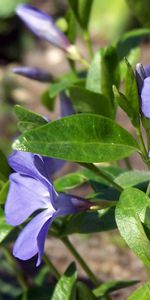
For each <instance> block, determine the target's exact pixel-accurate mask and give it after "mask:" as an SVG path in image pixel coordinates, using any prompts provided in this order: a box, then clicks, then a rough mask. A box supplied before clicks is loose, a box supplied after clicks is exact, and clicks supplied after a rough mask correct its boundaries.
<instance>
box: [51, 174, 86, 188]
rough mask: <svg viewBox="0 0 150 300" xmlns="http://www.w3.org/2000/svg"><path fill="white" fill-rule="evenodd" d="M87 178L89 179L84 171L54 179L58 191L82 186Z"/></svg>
mask: <svg viewBox="0 0 150 300" xmlns="http://www.w3.org/2000/svg"><path fill="white" fill-rule="evenodd" d="M87 180H88V179H87V178H86V177H85V176H84V175H83V174H82V173H79V172H75V173H70V174H67V175H64V176H62V177H59V178H57V179H56V180H55V181H54V186H55V188H56V190H57V192H65V191H67V190H70V189H74V188H75V187H78V186H80V185H81V184H83V183H84V182H86V181H87Z"/></svg>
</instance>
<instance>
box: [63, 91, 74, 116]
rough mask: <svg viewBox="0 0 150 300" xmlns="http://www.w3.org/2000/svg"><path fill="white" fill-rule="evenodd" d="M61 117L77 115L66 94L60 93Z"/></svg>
mask: <svg viewBox="0 0 150 300" xmlns="http://www.w3.org/2000/svg"><path fill="white" fill-rule="evenodd" d="M59 99H60V117H61V118H63V117H65V116H69V115H73V114H74V113H75V111H74V109H73V105H72V102H71V100H70V98H69V97H68V96H67V95H66V93H65V92H61V93H60V97H59Z"/></svg>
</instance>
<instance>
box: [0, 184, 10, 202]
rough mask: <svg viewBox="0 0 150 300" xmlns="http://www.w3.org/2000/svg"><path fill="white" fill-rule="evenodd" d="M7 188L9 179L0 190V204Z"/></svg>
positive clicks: (4, 198)
mask: <svg viewBox="0 0 150 300" xmlns="http://www.w3.org/2000/svg"><path fill="white" fill-rule="evenodd" d="M8 190H9V181H7V182H6V183H5V184H4V185H3V187H2V188H1V190H0V204H4V203H5V201H6V198H7V194H8Z"/></svg>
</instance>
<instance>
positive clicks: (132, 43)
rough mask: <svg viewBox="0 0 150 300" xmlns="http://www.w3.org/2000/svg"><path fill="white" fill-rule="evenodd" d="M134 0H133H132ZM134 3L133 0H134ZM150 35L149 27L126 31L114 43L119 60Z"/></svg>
mask: <svg viewBox="0 0 150 300" xmlns="http://www.w3.org/2000/svg"><path fill="white" fill-rule="evenodd" d="M133 1H134V0H133ZM134 4H135V2H134ZM149 37H150V29H149V28H139V29H134V30H131V31H129V32H126V33H125V34H124V35H123V36H121V38H120V39H119V41H118V42H117V44H116V49H117V53H118V58H119V59H120V60H121V59H123V58H124V57H125V56H127V55H128V54H129V52H130V51H131V50H133V48H136V47H137V46H139V45H140V43H141V42H142V41H143V40H144V39H145V38H149Z"/></svg>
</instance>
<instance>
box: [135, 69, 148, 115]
mask: <svg viewBox="0 0 150 300" xmlns="http://www.w3.org/2000/svg"><path fill="white" fill-rule="evenodd" d="M136 79H137V84H138V91H139V97H140V102H141V103H140V106H141V111H142V113H143V115H144V116H145V117H146V118H150V65H148V66H146V67H143V66H142V64H140V63H139V64H137V65H136Z"/></svg>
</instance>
